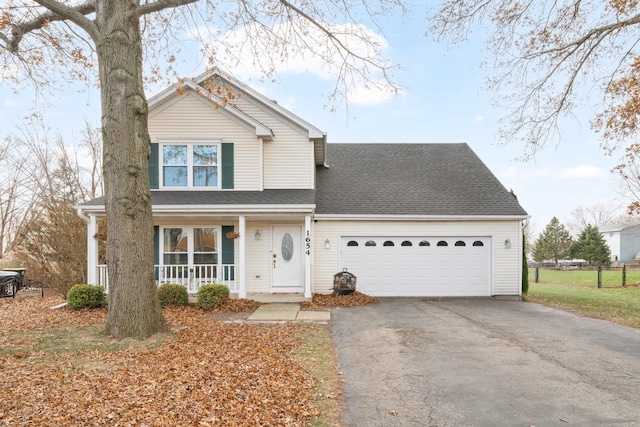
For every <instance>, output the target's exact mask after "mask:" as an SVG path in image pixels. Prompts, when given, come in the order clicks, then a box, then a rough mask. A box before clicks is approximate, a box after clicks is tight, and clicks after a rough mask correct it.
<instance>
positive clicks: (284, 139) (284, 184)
mask: <svg viewBox="0 0 640 427" xmlns="http://www.w3.org/2000/svg"><path fill="white" fill-rule="evenodd" d="M236 104H237V105H238V108H239V109H241V110H242V111H243V112H244V113H246V114H248V115H249V116H251V117H253V118H254V119H256V120H258V121H259V122H261V123H263V124H264V125H266V126H268V127H269V128H270V129H272V130H273V133H274V138H273V140H272V141H266V142H265V143H264V146H263V149H264V163H263V167H264V188H265V189H286V188H299V189H304V188H309V189H312V188H314V174H315V161H314V144H313V142H311V141H310V140H309V135H308V133H307V132H306V131H304V130H303V129H301V128H299V127H298V126H297V125H295V124H294V123H292V122H290V121H289V120H287V119H285V118H284V117H282V118H281V119H280V120H279V119H278V118H279V116H275V115H272V114H273V113H272V112H271V111H269V112H268V113H267V112H266V111H265V110H263V109H262V108H260V107H259V106H257V105H255V104H253V103H251V102H249V101H248V100H247V98H246V97H240V98H239V99H238V100H237V101H236Z"/></svg>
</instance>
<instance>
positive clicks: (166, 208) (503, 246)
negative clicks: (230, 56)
mask: <svg viewBox="0 0 640 427" xmlns="http://www.w3.org/2000/svg"><path fill="white" fill-rule="evenodd" d="M149 133H150V136H151V141H152V144H151V158H150V163H149V174H150V176H149V178H150V182H151V190H152V205H153V206H152V207H153V220H154V227H155V247H154V251H155V253H154V255H155V260H156V278H157V281H158V284H161V283H182V284H184V285H185V286H187V288H188V290H189V292H191V293H194V292H196V291H197V289H198V287H199V286H201V285H202V284H205V283H223V284H226V285H227V286H229V288H230V290H231V292H232V293H233V294H237V295H238V296H239V297H247V296H251V295H252V294H263V293H270V294H279V293H296V294H300V295H303V296H305V297H310V296H311V295H312V293H330V292H332V286H333V275H334V274H335V273H337V272H340V271H343V269H347V270H348V271H349V272H351V273H353V274H355V275H356V276H357V289H358V290H359V291H361V292H364V293H367V294H370V295H376V296H492V295H520V289H521V274H522V270H521V268H522V261H521V260H522V222H523V220H525V219H526V218H527V213H526V212H525V211H524V209H523V208H522V207H521V206H520V205H519V204H518V202H517V201H516V200H515V199H514V198H513V197H512V196H511V195H510V194H509V192H507V191H506V189H505V188H504V187H503V186H502V185H501V184H500V182H499V181H498V180H497V179H496V178H495V176H494V175H493V174H492V173H491V172H490V171H489V169H488V168H487V167H486V166H485V165H484V163H483V162H482V161H481V160H480V159H479V158H478V157H477V156H476V155H475V153H473V151H472V150H471V149H470V148H469V146H468V145H467V144H464V143H460V144H328V143H327V134H326V133H325V132H324V131H322V130H320V129H318V128H316V127H315V126H313V125H312V124H310V123H308V122H306V121H305V120H303V119H301V118H300V117H298V116H296V115H295V114H293V113H291V112H290V111H288V110H286V109H285V108H283V107H282V106H280V105H279V104H278V103H277V102H275V101H272V100H270V99H268V98H266V97H265V96H264V95H262V94H260V93H258V92H257V91H255V90H253V89H251V88H250V87H248V86H246V85H245V84H243V83H241V82H239V81H237V80H236V79H234V78H233V77H231V76H229V75H226V74H224V73H222V72H220V71H218V70H214V71H212V72H209V73H205V74H203V75H202V76H200V77H198V78H196V79H194V80H193V81H191V80H187V81H184V82H181V83H179V84H176V85H174V86H172V87H170V88H168V89H166V90H165V91H163V92H161V93H160V94H158V95H156V96H154V97H152V98H151V99H150V100H149ZM79 212H80V214H81V215H82V216H83V217H86V218H88V242H89V249H88V271H89V274H88V282H89V283H93V284H99V285H102V286H105V287H107V288H108V277H107V272H106V266H104V265H98V261H97V260H98V257H97V252H98V251H97V247H98V245H97V241H96V238H95V236H96V235H97V234H98V231H99V230H98V229H97V227H98V225H97V224H98V221H97V219H98V218H99V217H101V216H104V215H105V208H104V201H103V199H102V198H98V199H95V200H92V201H90V202H87V203H85V204H83V205H81V206H79Z"/></svg>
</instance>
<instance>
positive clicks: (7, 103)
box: [2, 98, 18, 108]
mask: <svg viewBox="0 0 640 427" xmlns="http://www.w3.org/2000/svg"><path fill="white" fill-rule="evenodd" d="M17 105H18V104H16V102H15V101H14V100H13V99H11V98H6V99H5V100H4V102H3V103H2V107H4V108H14V107H16V106H17Z"/></svg>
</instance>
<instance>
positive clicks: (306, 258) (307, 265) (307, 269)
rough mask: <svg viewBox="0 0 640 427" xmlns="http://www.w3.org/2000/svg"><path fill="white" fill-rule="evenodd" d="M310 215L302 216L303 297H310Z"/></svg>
mask: <svg viewBox="0 0 640 427" xmlns="http://www.w3.org/2000/svg"><path fill="white" fill-rule="evenodd" d="M311 243H312V242H311V215H306V216H305V217H304V245H305V248H304V297H305V298H311V256H312V255H313V254H312V252H311V251H312V249H311V248H312V246H313V245H312V244H311Z"/></svg>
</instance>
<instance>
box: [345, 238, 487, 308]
mask: <svg viewBox="0 0 640 427" xmlns="http://www.w3.org/2000/svg"><path fill="white" fill-rule="evenodd" d="M340 257H341V260H340V264H341V265H342V266H343V267H344V268H346V269H347V270H348V271H350V272H351V273H353V274H355V275H356V276H357V278H358V282H357V288H358V290H359V291H361V292H363V293H366V294H368V295H374V296H489V295H491V288H490V277H491V271H490V270H491V238H490V237H433V236H413V237H390V236H343V237H341V241H340Z"/></svg>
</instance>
